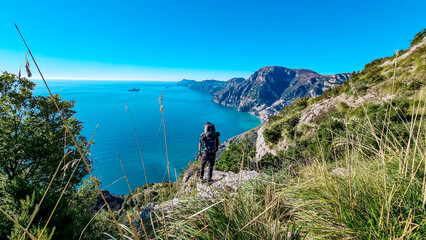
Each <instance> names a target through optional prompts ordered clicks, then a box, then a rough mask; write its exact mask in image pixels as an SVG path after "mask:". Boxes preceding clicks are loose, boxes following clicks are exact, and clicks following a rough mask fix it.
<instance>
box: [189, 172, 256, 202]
mask: <svg viewBox="0 0 426 240" xmlns="http://www.w3.org/2000/svg"><path fill="white" fill-rule="evenodd" d="M257 177H259V173H258V172H256V171H246V170H243V171H241V172H240V173H233V172H221V171H213V179H212V180H213V183H211V184H205V183H202V182H200V181H199V179H198V173H197V172H195V171H189V172H185V177H184V178H183V181H182V183H181V194H183V193H188V192H192V191H196V193H197V197H199V198H204V199H206V198H216V197H217V196H218V194H219V192H220V191H227V192H231V191H236V190H237V189H238V188H239V187H240V186H241V185H242V184H244V183H245V182H246V181H248V180H250V179H255V178H257Z"/></svg>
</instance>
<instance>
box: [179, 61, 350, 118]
mask: <svg viewBox="0 0 426 240" xmlns="http://www.w3.org/2000/svg"><path fill="white" fill-rule="evenodd" d="M349 76H350V74H349V73H341V74H334V75H321V74H319V73H316V72H314V71H312V70H309V69H290V68H286V67H280V66H269V67H264V68H261V69H259V70H258V71H256V72H255V73H254V74H253V75H251V76H250V77H249V78H247V79H243V78H233V79H230V80H228V81H227V82H226V83H224V82H220V83H217V82H219V81H216V82H214V81H212V80H205V81H201V82H196V81H188V80H182V81H181V82H179V84H180V85H183V86H187V87H190V88H191V89H195V90H199V91H203V92H206V93H209V94H211V95H213V101H214V102H216V103H219V104H222V105H225V106H230V107H235V108H237V109H238V111H241V112H250V113H251V114H252V115H254V116H256V117H259V118H260V119H262V120H264V121H265V120H267V119H268V118H269V116H271V115H275V114H276V113H278V112H279V111H280V110H281V109H283V108H284V107H285V106H287V105H289V104H291V103H292V102H293V101H294V100H296V99H297V98H298V97H316V96H318V95H321V94H322V93H323V92H324V91H325V90H326V89H328V88H331V87H333V86H336V85H338V84H342V83H343V82H344V81H346V80H348V79H349ZM213 84H217V85H216V86H213Z"/></svg>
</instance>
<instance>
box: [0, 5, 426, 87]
mask: <svg viewBox="0 0 426 240" xmlns="http://www.w3.org/2000/svg"><path fill="white" fill-rule="evenodd" d="M1 6H2V13H1V14H0V31H1V35H0V71H5V70H6V71H8V72H12V73H17V72H18V71H19V67H20V66H21V64H22V63H23V62H24V61H25V53H26V48H25V45H24V44H23V42H22V40H21V39H20V37H19V34H18V33H17V31H16V29H15V26H14V23H16V24H17V25H18V27H19V28H20V30H21V32H22V34H23V35H24V38H25V40H26V41H27V43H28V45H29V47H30V49H31V51H32V52H33V54H34V56H35V58H36V60H37V61H38V64H39V66H40V68H41V71H42V72H43V75H44V76H45V77H46V78H49V79H99V80H151V81H157V80H159V81H179V80H181V79H183V78H186V79H195V80H203V79H218V80H227V79H229V78H232V77H245V78H247V77H249V76H250V75H251V74H253V73H254V72H255V71H256V70H258V69H259V68H261V67H265V66H272V65H277V66H285V67H289V68H307V69H312V70H314V71H316V72H319V73H322V74H334V73H340V72H352V71H354V70H355V71H356V70H362V68H363V66H364V65H365V64H366V63H368V62H370V61H372V60H374V59H376V58H380V57H384V56H389V55H392V54H393V53H394V52H395V50H397V49H405V48H407V47H409V44H410V40H411V39H413V36H414V35H415V34H416V33H417V32H419V31H420V30H422V29H423V28H426V13H425V9H426V1H424V0H416V1H412V0H406V1H394V0H388V1H373V0H369V1H364V0H360V1H346V0H337V1H334V0H333V1H331V0H322V1H284V0H282V1H273V0H262V1H251V0H244V1H231V0H227V1H222V0H215V1H206V0H195V1H190V0H179V1H177V0H167V1H166V0H138V1H124V0H123V1H116V0H115V1H110V0H102V1H100V0H99V1H90V0H84V1H80V0H73V1H57V0H55V1H41V0H40V1H30V0H28V1H22V0H13V1H6V0H2V3H1ZM31 64H32V72H33V73H35V72H36V69H35V68H34V64H33V63H32V62H31ZM39 77H40V76H39V75H38V74H34V78H39Z"/></svg>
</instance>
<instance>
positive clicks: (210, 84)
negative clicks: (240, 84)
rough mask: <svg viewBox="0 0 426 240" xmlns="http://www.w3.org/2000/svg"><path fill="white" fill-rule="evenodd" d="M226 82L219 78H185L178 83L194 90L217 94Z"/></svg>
mask: <svg viewBox="0 0 426 240" xmlns="http://www.w3.org/2000/svg"><path fill="white" fill-rule="evenodd" d="M225 84H226V82H225V81H218V80H203V81H200V82H198V81H194V80H188V79H183V80H182V81H180V82H178V85H182V86H185V87H189V88H190V89H192V90H197V91H201V92H205V93H208V94H210V95H214V94H216V93H217V92H218V91H220V90H221V89H222V87H223V86H224V85H225Z"/></svg>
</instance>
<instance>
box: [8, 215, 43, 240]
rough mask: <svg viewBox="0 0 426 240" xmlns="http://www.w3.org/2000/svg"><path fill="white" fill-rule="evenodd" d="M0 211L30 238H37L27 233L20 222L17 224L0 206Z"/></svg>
mask: <svg viewBox="0 0 426 240" xmlns="http://www.w3.org/2000/svg"><path fill="white" fill-rule="evenodd" d="M0 212H2V213H3V214H4V215H5V216H6V217H7V218H8V219H9V220H10V221H12V222H13V223H14V224H16V225H17V226H18V227H19V228H20V229H22V231H24V232H25V233H26V234H27V235H28V236H29V237H30V238H31V239H32V240H36V239H37V238H35V237H34V236H33V235H32V234H31V233H29V232H28V230H27V229H25V228H24V227H22V226H21V224H19V223H18V222H17V221H16V220H15V219H13V218H12V217H11V216H10V215H9V214H7V212H5V211H4V210H3V209H2V208H1V207H0Z"/></svg>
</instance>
